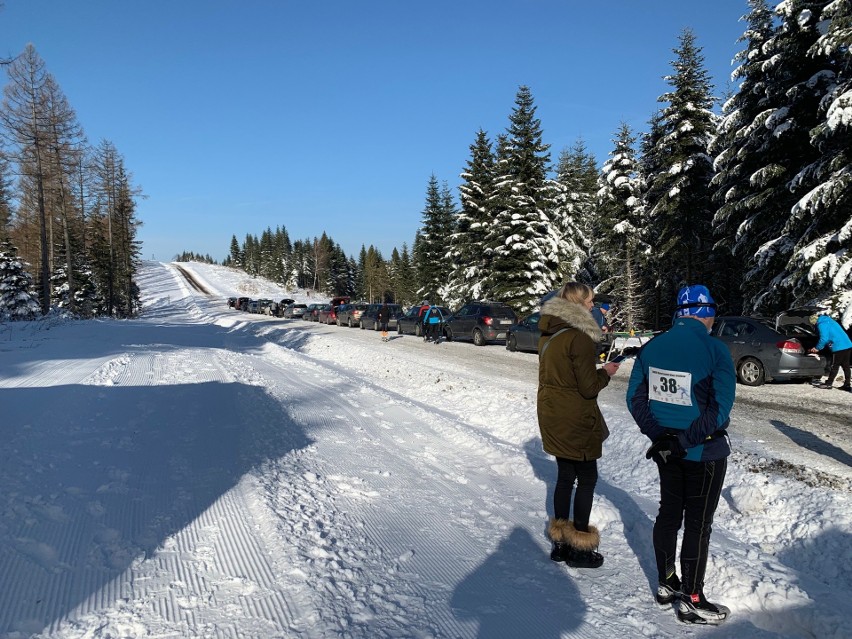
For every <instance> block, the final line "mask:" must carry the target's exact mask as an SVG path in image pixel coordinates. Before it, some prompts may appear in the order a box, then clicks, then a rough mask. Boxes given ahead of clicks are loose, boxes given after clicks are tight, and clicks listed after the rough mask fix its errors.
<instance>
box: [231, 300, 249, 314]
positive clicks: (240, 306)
mask: <svg viewBox="0 0 852 639" xmlns="http://www.w3.org/2000/svg"><path fill="white" fill-rule="evenodd" d="M250 301H251V300H250V299H249V298H247V297H238V298H237V303H236V305H235V306H234V308H236V309H237V310H238V311H247V310H248V303H249V302H250Z"/></svg>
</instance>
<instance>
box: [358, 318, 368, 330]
mask: <svg viewBox="0 0 852 639" xmlns="http://www.w3.org/2000/svg"><path fill="white" fill-rule="evenodd" d="M358 326H360V327H361V330H362V331H363V330H364V328H366V327H365V326H364V320H361V321H360V322H358Z"/></svg>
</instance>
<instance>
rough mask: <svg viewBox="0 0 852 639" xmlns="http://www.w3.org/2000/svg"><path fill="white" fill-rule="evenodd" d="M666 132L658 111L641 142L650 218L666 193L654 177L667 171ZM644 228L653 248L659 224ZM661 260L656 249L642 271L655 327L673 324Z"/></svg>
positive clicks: (642, 175) (643, 185)
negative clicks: (664, 292) (665, 310)
mask: <svg viewBox="0 0 852 639" xmlns="http://www.w3.org/2000/svg"><path fill="white" fill-rule="evenodd" d="M663 135H664V133H663V113H662V111H655V112H654V113H653V114H652V115H651V119H650V120H649V121H648V131H647V132H645V133H643V134H642V135H641V137H640V144H639V149H640V152H639V190H640V192H641V194H642V204H643V206H644V207H645V215H646V220H647V219H648V209H649V206H648V203H649V202H658V201H660V200H661V199H662V196H663V187H664V184H663V183H662V181H661V180H655V179H654V178H655V177H656V176H657V174H658V173H661V172H662V171H663V170H664V168H663V167H664V165H665V158H664V151H665V148H664V147H663V145H662V143H661V140H662V139H663ZM644 231H645V237H646V238H647V242H648V244H649V245H650V246H651V247H656V246H657V245H658V243H659V242H658V240H659V238H658V235H657V234H658V231H657V229H656V227H655V225H654V224H652V223H650V221H648V222H647V224H646V226H645V229H644ZM660 262H661V260H660V257H659V256H658V255H657V252H656V251H655V250H652V251H651V254H650V255H648V259H647V265H646V268H645V271H644V272H643V273H640V279H641V280H642V282H643V288H644V290H645V291H646V293H647V295H648V297H649V300H648V306H647V309H646V312H647V317H646V319H647V320H648V322H650V324H651V326H652V327H655V328H660V327H663V326H666V325H668V323H669V318H668V317H667V318H663V315H662V313H663V296H662V288H663V287H662V285H661V282H662V280H663V277H664V276H663V274H662V272H661V269H660ZM669 317H670V316H669Z"/></svg>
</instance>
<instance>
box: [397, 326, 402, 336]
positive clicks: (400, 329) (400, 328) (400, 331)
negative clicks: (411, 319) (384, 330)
mask: <svg viewBox="0 0 852 639" xmlns="http://www.w3.org/2000/svg"><path fill="white" fill-rule="evenodd" d="M396 334H397V335H402V324H397V325H396Z"/></svg>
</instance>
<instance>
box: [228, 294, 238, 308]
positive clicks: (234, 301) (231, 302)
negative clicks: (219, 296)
mask: <svg viewBox="0 0 852 639" xmlns="http://www.w3.org/2000/svg"><path fill="white" fill-rule="evenodd" d="M237 299H238V298H236V297H229V298H228V308H234V307H235V306H236V305H237Z"/></svg>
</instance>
